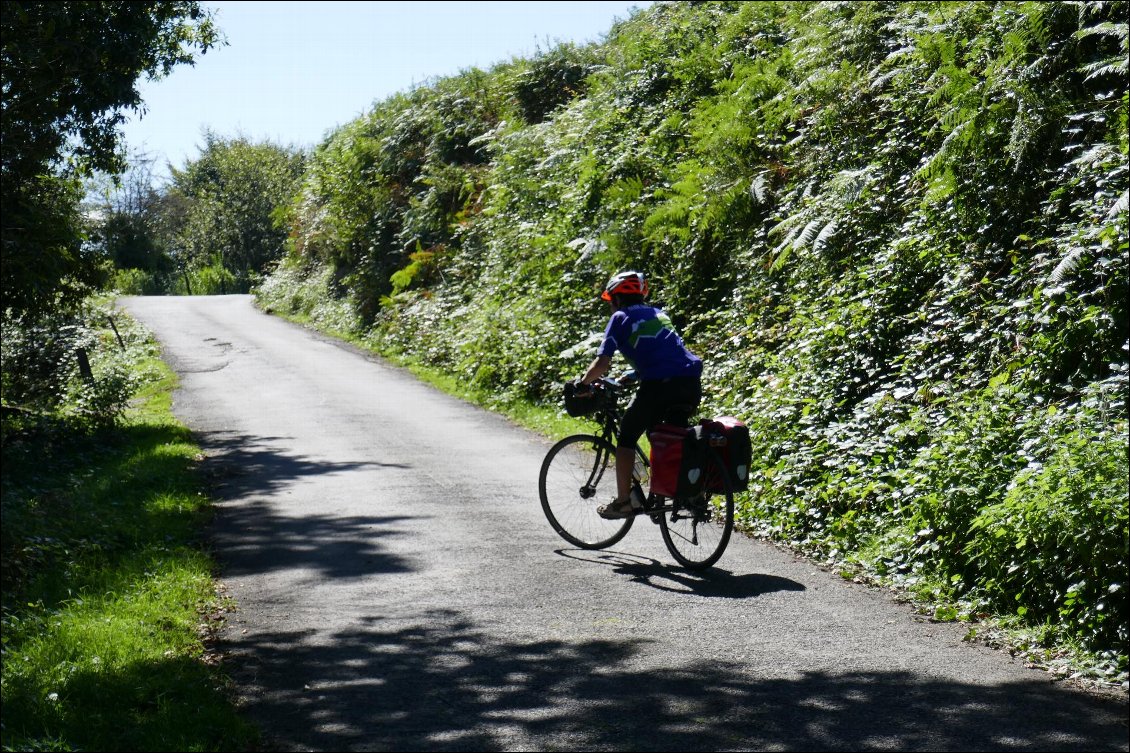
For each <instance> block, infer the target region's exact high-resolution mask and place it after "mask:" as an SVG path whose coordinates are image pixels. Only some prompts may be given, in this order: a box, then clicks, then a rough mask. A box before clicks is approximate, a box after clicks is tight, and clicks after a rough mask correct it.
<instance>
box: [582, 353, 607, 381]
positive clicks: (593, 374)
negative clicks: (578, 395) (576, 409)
mask: <svg viewBox="0 0 1130 753" xmlns="http://www.w3.org/2000/svg"><path fill="white" fill-rule="evenodd" d="M611 368H612V356H597V357H596V358H595V359H593V362H592V363H591V364H590V365H589V369H588V371H586V372H585V375H584V376H583V377H581V384H592V383H593V382H595V381H597V380H598V379H600V378H601V377H602V376H604V375H605V374H607V373H608V370H609V369H611Z"/></svg>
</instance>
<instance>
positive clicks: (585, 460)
mask: <svg viewBox="0 0 1130 753" xmlns="http://www.w3.org/2000/svg"><path fill="white" fill-rule="evenodd" d="M538 493H539V494H540V495H541V509H542V510H543V511H544V512H545V517H546V518H547V519H548V520H549V524H550V525H551V526H553V530H555V531H557V533H558V534H559V535H560V536H561V538H563V539H565V540H566V541H568V542H569V543H570V544H574V545H576V546H579V547H581V548H583V549H603V548H605V547H609V546H612V545H613V544H615V543H616V542H617V541H619V540H620V539H622V538H624V536H625V535H626V534H627V533H628V529H629V528H631V527H632V522H633V520H634V518H623V519H619V520H605V519H604V518H602V517H600V515H598V514H597V512H596V508H597V507H599V506H600V505H603V504H607V503H608V502H610V501H611V500H612V499H614V498H615V497H616V448H615V447H613V446H612V444H611V443H610V442H608V441H607V440H605V439H602V438H601V437H598V436H595V435H592V434H574V435H573V436H571V437H566V438H565V439H562V440H561V441H560V442H558V443H557V444H555V445H554V446H553V447H551V448H550V450H549V452H548V453H547V454H546V456H545V460H544V461H542V464H541V475H540V477H539V478H538Z"/></svg>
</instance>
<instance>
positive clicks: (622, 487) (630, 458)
mask: <svg viewBox="0 0 1130 753" xmlns="http://www.w3.org/2000/svg"><path fill="white" fill-rule="evenodd" d="M635 466H636V450H635V448H634V447H617V448H616V499H617V500H624V499H627V498H628V496H629V495H630V494H631V493H632V469H633V468H635Z"/></svg>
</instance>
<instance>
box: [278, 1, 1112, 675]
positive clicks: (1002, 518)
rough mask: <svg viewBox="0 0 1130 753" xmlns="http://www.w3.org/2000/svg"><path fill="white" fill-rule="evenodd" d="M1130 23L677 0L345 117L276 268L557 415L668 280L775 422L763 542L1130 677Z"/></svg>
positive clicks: (764, 472)
mask: <svg viewBox="0 0 1130 753" xmlns="http://www.w3.org/2000/svg"><path fill="white" fill-rule="evenodd" d="M1125 19H1126V4H1125V3H1109V2H1085V3H1035V2H1020V3H1012V2H988V3H985V2H965V3H924V2H877V3H827V2H823V3H812V2H795V3H730V2H712V3H660V4H656V5H655V6H653V7H651V8H649V9H647V10H646V11H643V12H638V13H636V14H634V15H633V16H632V17H631V18H629V19H627V20H625V21H623V22H620V23H618V24H617V25H616V26H615V27H613V28H612V29H611V31H610V32H609V34H608V36H607V38H606V39H605V40H604V41H603V42H601V43H599V44H593V45H589V46H587V47H583V48H576V47H571V46H563V47H560V48H558V49H555V50H551V51H548V52H544V53H540V54H539V55H537V56H535V57H533V58H531V59H528V60H512V61H509V62H506V63H502V64H499V65H497V66H495V67H494V68H492V69H491V70H490V71H486V72H484V71H479V70H470V71H466V72H464V73H461V74H459V75H457V76H452V77H448V78H445V79H441V80H438V81H435V82H432V83H430V84H428V85H426V86H421V87H419V88H417V89H415V90H413V91H411V92H408V93H405V94H399V95H396V96H394V97H391V98H389V99H387V100H385V101H383V102H380V103H378V104H376V105H375V106H374V108H373V110H372V112H370V113H368V114H366V115H364V116H362V117H360V118H358V119H357V120H356V121H354V122H352V123H349V124H346V125H345V126H343V127H342V128H340V129H339V130H338V131H337V132H336V133H334V134H333V135H332V136H331V137H330V138H329V139H328V140H327V141H326V143H325V144H324V145H323V146H322V147H321V148H320V149H319V150H317V152H316V153H315V154H314V156H313V157H312V159H311V161H310V163H309V165H308V168H307V171H306V173H305V176H304V178H303V190H302V192H301V194H300V196H299V197H298V198H297V199H296V201H295V203H294V205H293V206H292V207H291V210H290V216H291V218H292V220H291V238H292V249H291V256H290V258H289V259H288V261H287V262H286V263H285V264H284V265H283V266H282V268H281V269H282V270H283V271H282V272H280V273H279V275H278V276H276V277H275V278H274V281H273V282H270V283H268V284H267V285H266V286H265V287H264V290H268V289H269V290H272V291H273V292H272V293H271V294H270V301H271V305H272V306H274V307H277V308H279V309H280V310H292V311H293V310H297V309H299V308H301V305H305V304H300V303H299V301H300V300H304V299H303V297H302V296H301V295H299V294H298V291H299V290H300V289H302V288H301V286H300V285H298V283H297V282H293V280H297V279H298V278H297V277H294V275H295V274H296V273H295V272H294V270H307V272H305V273H304V274H306V275H307V277H306V278H303V279H308V280H309V279H317V280H322V281H323V283H321V285H322V287H321V288H319V289H320V290H324V291H325V295H326V296H328V297H330V298H332V299H334V300H337V301H341V302H346V303H347V304H348V306H349V309H350V312H351V313H350V316H351V327H352V328H353V329H354V330H355V331H356V332H358V333H362V334H363V335H364V336H365V337H367V338H368V339H369V340H370V341H371V342H372V343H373V344H374V345H375V346H376V347H378V348H379V349H382V350H384V351H386V352H390V353H396V354H398V355H401V356H404V357H407V358H418V359H421V360H426V361H427V362H428V363H429V364H431V365H432V366H436V367H440V368H444V369H446V370H448V371H450V372H451V373H453V374H456V375H458V376H459V377H460V378H461V379H462V380H465V381H466V382H467V383H470V384H473V385H474V386H475V387H477V388H479V389H481V390H486V391H493V392H495V393H496V394H497V395H498V396H499V397H498V399H499V400H500V401H505V400H526V401H534V402H542V403H547V404H553V403H554V402H555V401H556V400H557V398H558V390H559V387H560V384H561V382H562V381H563V380H565V379H568V378H571V377H574V376H576V375H577V374H578V373H579V372H580V370H581V369H582V367H583V365H584V364H585V363H586V362H587V360H588V359H589V358H590V357H591V355H592V353H593V350H594V346H595V341H594V339H593V335H594V333H597V332H599V330H600V329H601V327H602V325H603V319H604V316H605V313H606V312H605V311H604V310H603V309H602V308H601V306H600V305H599V304H598V302H597V300H596V296H595V293H596V292H598V291H599V288H600V286H601V285H602V284H603V283H604V282H605V281H606V280H607V278H608V277H609V276H610V275H611V274H612V273H614V272H615V271H618V270H620V269H624V268H640V269H643V270H645V271H647V272H648V274H649V275H650V276H651V279H652V281H653V289H654V291H655V294H654V297H655V298H656V299H657V300H658V301H659V302H661V303H662V304H663V305H665V306H666V308H667V310H668V311H669V313H670V314H671V316H672V319H673V320H674V321H675V323H676V324H677V326H678V327H679V328H680V330H681V331H682V332H683V334H684V336H685V337H686V339H687V341H688V343H689V345H690V346H691V348H692V349H693V350H695V351H697V352H699V353H701V354H703V355H704V356H705V358H706V362H707V368H706V391H707V399H706V403H707V404H706V406H705V409H706V410H708V411H713V412H718V413H729V414H733V415H736V416H738V417H740V418H742V419H743V420H745V421H746V422H747V423H748V424H749V426H750V429H751V434H752V438H753V442H754V452H755V458H756V460H755V466H756V468H755V472H754V475H753V483H752V484H751V490H750V492H749V493H748V494H746V495H745V496H744V497H743V498H742V500H741V504H740V519H741V521H742V522H743V524H744V525H745V526H746V527H747V528H748V529H749V530H750V531H752V532H755V533H758V534H761V535H765V536H769V537H772V538H775V539H778V540H782V541H787V542H789V543H790V544H791V545H792V546H794V547H796V548H798V549H800V550H803V551H806V552H808V553H809V554H811V555H812V556H814V557H818V558H820V559H822V560H826V561H828V562H831V563H837V564H839V565H841V566H844V567H855V568H861V569H863V570H865V571H866V572H869V573H871V574H872V575H873V576H874V577H878V578H886V579H889V580H898V581H899V582H901V583H904V584H910V585H911V586H914V587H917V588H919V589H921V590H925V591H928V592H929V593H930V595H931V596H932V598H935V599H942V600H951V601H953V600H956V601H957V602H960V603H962V604H964V605H965V606H964V607H963V608H962V609H963V610H964V612H965V613H969V614H974V613H978V612H980V611H982V610H991V611H994V612H996V613H997V614H1004V615H1014V616H1015V619H1016V620H1018V621H1019V622H1020V623H1022V624H1029V625H1035V626H1043V628H1044V634H1045V637H1046V639H1047V640H1049V641H1051V640H1061V641H1074V642H1077V643H1078V644H1079V645H1083V646H1085V647H1087V648H1089V649H1091V650H1096V651H1098V650H1116V652H1117V653H1118V655H1119V659H1118V661H1117V662H1116V664H1117V665H1118V668H1117V669H1116V670H1113V671H1115V672H1116V673H1117V672H1122V673H1125V668H1126V659H1125V649H1124V646H1125V645H1126V642H1127V638H1130V634H1128V632H1127V630H1128V628H1127V625H1128V623H1130V620H1128V614H1127V611H1126V603H1125V598H1124V595H1123V594H1124V588H1125V580H1126V571H1127V548H1128V545H1127V512H1126V511H1127V506H1128V500H1127V491H1126V485H1125V478H1126V466H1127V413H1126V399H1125V398H1126V382H1127V358H1128V347H1130V346H1128V340H1130V335H1128V326H1127V309H1126V303H1127V298H1128V296H1127V292H1128V291H1127V258H1128V250H1127V249H1128V243H1127V184H1128V170H1127V151H1128V149H1127V102H1128V99H1127V64H1126V52H1127V24H1126V20H1125ZM538 87H544V88H543V89H542V90H539V88H538ZM287 270H290V271H287ZM285 275H291V277H286V276H285ZM288 280H292V282H288ZM272 286H273V287H272ZM288 290H293V291H295V292H294V294H293V295H291V298H292V299H293V301H294V302H295V304H294V305H293V306H287V305H286V304H285V301H286V300H287V296H288V295H290V294H288V293H287V291H288Z"/></svg>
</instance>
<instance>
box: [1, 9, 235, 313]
mask: <svg viewBox="0 0 1130 753" xmlns="http://www.w3.org/2000/svg"><path fill="white" fill-rule="evenodd" d="M0 36H2V38H3V43H2V50H0V70H2V76H3V78H2V90H3V101H2V105H0V112H2V116H3V138H2V149H0V152H2V157H0V172H2V174H0V178H2V181H0V182H2V204H0V217H2V218H3V219H2V229H3V259H4V263H3V273H2V290H3V295H4V306H5V309H6V311H8V312H10V313H11V314H13V315H19V314H21V313H34V312H39V311H43V310H48V309H51V308H53V307H55V306H58V305H62V304H66V303H68V302H74V301H76V300H78V299H80V298H81V297H82V295H84V294H85V292H86V291H87V290H89V289H90V287H91V286H93V285H94V284H96V283H97V282H98V263H97V261H98V258H97V255H96V254H95V253H93V252H91V251H90V250H84V245H83V240H84V231H83V226H82V222H81V218H80V214H79V210H78V203H79V200H80V199H81V187H80V184H79V179H80V178H81V177H82V176H85V175H89V174H91V173H92V172H93V171H95V170H100V171H104V172H107V173H111V174H115V173H118V172H121V171H122V170H123V169H124V167H125V158H124V155H123V154H122V152H121V148H120V132H119V130H118V127H119V125H120V124H121V123H122V121H123V120H124V119H125V116H126V111H128V110H133V111H135V112H144V107H143V105H142V101H141V96H140V94H139V93H138V91H137V85H136V84H137V80H138V78H139V77H140V76H141V75H142V74H145V75H147V76H148V77H150V78H151V79H152V78H160V77H163V76H166V75H168V74H169V72H170V71H172V69H173V68H174V67H175V66H177V65H180V64H182V63H187V64H190V65H191V64H192V63H193V60H194V53H195V51H196V50H199V51H200V52H201V53H204V52H206V51H207V50H208V49H210V48H211V47H212V46H214V45H215V44H217V42H218V41H219V38H218V31H217V29H216V28H215V26H214V25H213V23H212V15H211V14H210V13H209V12H207V11H204V10H203V9H201V7H200V3H198V2H146V3H133V2H19V1H12V0H5V2H4V3H3V5H2V9H0Z"/></svg>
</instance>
